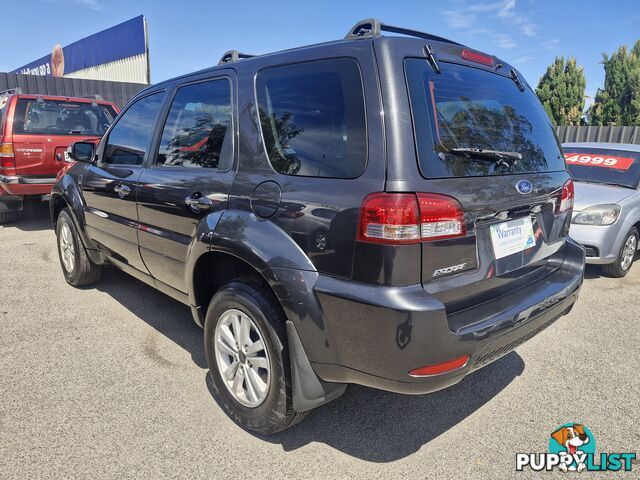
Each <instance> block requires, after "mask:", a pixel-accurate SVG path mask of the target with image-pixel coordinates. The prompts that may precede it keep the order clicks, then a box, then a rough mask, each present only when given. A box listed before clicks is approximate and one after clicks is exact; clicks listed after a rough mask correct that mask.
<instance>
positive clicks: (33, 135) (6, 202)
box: [0, 89, 118, 224]
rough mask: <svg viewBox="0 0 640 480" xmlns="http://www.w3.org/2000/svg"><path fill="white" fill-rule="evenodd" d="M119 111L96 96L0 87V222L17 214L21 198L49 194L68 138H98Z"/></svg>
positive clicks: (87, 139)
mask: <svg viewBox="0 0 640 480" xmlns="http://www.w3.org/2000/svg"><path fill="white" fill-rule="evenodd" d="M117 112H118V108H117V107H116V106H115V105H114V104H113V103H111V102H104V101H101V100H97V99H88V98H78V97H58V96H50V95H31V94H22V93H21V91H20V89H12V90H8V91H4V92H0V224H3V223H10V222H13V221H15V220H17V219H18V218H19V216H20V212H21V210H22V205H23V200H24V199H25V198H29V197H41V198H42V196H48V195H49V194H50V193H51V186H52V185H53V183H54V181H55V179H56V175H57V174H58V172H59V171H60V170H61V169H62V168H63V167H64V166H65V164H66V163H65V160H69V159H68V157H67V158H65V157H66V156H67V153H66V150H67V147H68V146H69V144H71V143H73V142H76V141H81V140H82V141H93V142H97V141H98V139H99V138H100V136H102V134H103V133H104V132H105V131H106V130H107V127H108V126H109V125H110V124H111V122H112V121H113V119H114V118H115V117H116V114H117Z"/></svg>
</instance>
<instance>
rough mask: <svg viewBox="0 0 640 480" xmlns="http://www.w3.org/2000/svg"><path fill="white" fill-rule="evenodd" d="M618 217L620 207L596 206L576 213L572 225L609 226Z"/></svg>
mask: <svg viewBox="0 0 640 480" xmlns="http://www.w3.org/2000/svg"><path fill="white" fill-rule="evenodd" d="M619 215H620V205H615V204H613V205H596V206H594V207H589V208H585V209H584V210H583V211H581V212H580V213H577V214H576V215H575V216H574V217H573V220H572V221H571V222H572V223H577V224H578V225H611V224H612V223H615V221H616V220H617V219H618V216H619Z"/></svg>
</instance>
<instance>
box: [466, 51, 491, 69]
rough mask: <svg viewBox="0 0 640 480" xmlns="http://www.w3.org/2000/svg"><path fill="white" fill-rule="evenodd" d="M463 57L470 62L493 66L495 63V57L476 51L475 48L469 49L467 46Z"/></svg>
mask: <svg viewBox="0 0 640 480" xmlns="http://www.w3.org/2000/svg"><path fill="white" fill-rule="evenodd" d="M462 58H464V59H465V60H468V61H470V62H475V63H481V64H482V65H487V66H489V67H493V65H494V63H495V60H494V59H493V57H491V56H489V55H485V54H484V53H480V52H474V51H473V50H469V49H467V48H465V49H464V50H462Z"/></svg>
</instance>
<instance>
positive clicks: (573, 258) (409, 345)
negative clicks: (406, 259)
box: [303, 240, 584, 394]
mask: <svg viewBox="0 0 640 480" xmlns="http://www.w3.org/2000/svg"><path fill="white" fill-rule="evenodd" d="M561 250H562V251H563V252H564V255H560V256H559V257H557V258H559V259H558V260H557V262H558V268H556V269H555V270H554V272H553V273H551V274H550V275H549V276H547V277H545V278H544V279H542V280H540V281H538V282H536V283H534V284H531V285H528V286H526V287H525V288H522V289H520V290H517V291H514V292H511V293H509V294H508V295H504V296H502V297H499V298H496V299H494V300H492V301H490V302H486V303H484V304H481V305H478V306H476V307H474V308H471V309H468V310H465V311H462V312H457V313H456V314H454V315H449V316H447V314H446V311H445V307H444V305H443V304H442V303H440V302H439V301H438V300H437V299H435V298H433V297H432V296H430V295H429V294H428V293H426V292H425V291H424V289H423V288H422V287H421V286H420V285H416V286H410V287H399V288H391V287H374V286H370V285H362V284H358V285H354V284H353V282H346V281H342V280H336V279H334V278H328V277H320V279H319V280H318V282H317V283H316V286H315V291H316V294H317V296H318V298H319V300H320V303H321V305H322V310H323V313H324V321H325V335H326V337H327V340H328V341H327V344H328V345H327V346H330V348H331V350H332V353H333V355H334V357H335V360H334V361H331V362H317V361H313V360H314V359H313V360H312V362H311V364H312V366H313V369H314V371H315V372H316V374H317V375H318V376H319V377H320V378H321V379H322V380H324V381H327V382H338V383H357V384H362V385H367V386H370V387H374V388H379V389H382V390H389V391H394V392H399V393H407V394H422V393H429V392H433V391H436V390H440V389H442V388H445V387H448V386H450V385H453V384H455V383H457V382H459V381H460V380H462V378H464V377H465V376H466V375H468V374H469V373H471V372H473V371H474V370H477V369H478V368H481V367H482V366H484V365H487V364H488V363H490V362H492V361H494V360H497V359H498V358H500V357H501V356H503V355H505V354H507V353H509V352H510V351H511V350H513V349H514V348H516V347H517V346H518V345H520V344H522V343H523V342H525V341H526V340H528V339H530V338H531V337H533V336H534V335H536V334H537V333H539V332H540V331H542V330H543V329H544V328H546V327H547V326H549V325H551V324H552V323H553V322H554V321H555V320H557V319H558V318H559V317H561V316H562V315H564V314H566V313H568V311H569V310H570V309H571V308H572V307H573V304H574V303H575V301H576V299H577V297H578V293H579V290H580V286H581V285H582V280H583V274H584V249H583V248H582V247H581V246H580V245H578V244H577V243H575V242H573V241H571V240H568V241H567V242H566V243H565V245H564V246H563V247H562V249H561ZM456 325H460V327H459V328H458V327H456ZM303 340H305V339H303ZM461 355H470V359H469V361H468V362H467V364H466V365H465V366H464V367H462V368H460V369H458V370H456V371H454V372H450V373H446V374H442V375H436V376H431V377H412V376H410V375H409V374H408V372H409V371H410V370H412V369H414V368H418V367H422V366H425V365H435V364H439V363H442V362H445V361H447V360H451V359H453V358H457V357H459V356H461Z"/></svg>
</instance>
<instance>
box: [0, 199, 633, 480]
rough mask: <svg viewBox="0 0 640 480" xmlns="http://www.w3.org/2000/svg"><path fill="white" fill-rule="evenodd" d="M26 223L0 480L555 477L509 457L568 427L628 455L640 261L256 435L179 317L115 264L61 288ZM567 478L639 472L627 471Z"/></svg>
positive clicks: (13, 285)
mask: <svg viewBox="0 0 640 480" xmlns="http://www.w3.org/2000/svg"><path fill="white" fill-rule="evenodd" d="M25 213H26V215H25V217H24V218H23V219H22V220H21V221H20V222H19V223H17V224H15V225H11V226H5V227H0V478H2V479H23V478H24V479H35V478H87V479H102V478H105V479H107V478H108V479H112V478H113V479H115V478H118V479H121V478H153V479H160V478H189V479H195V478H207V479H226V478H229V479H231V478H234V479H237V478H247V479H261V478H323V479H339V478H359V479H360V478H381V479H391V478H403V479H411V478H429V479H434V478H443V479H464V478H473V479H484V478H487V479H497V478H500V479H501V478H523V479H524V478H540V477H541V476H547V477H549V476H550V475H551V476H559V478H564V477H562V475H563V474H561V473H557V474H556V475H553V474H545V473H540V472H533V471H530V470H526V471H524V472H516V471H515V456H516V453H518V452H546V451H547V447H548V442H549V435H550V433H551V432H553V431H554V430H555V429H556V428H557V427H558V426H559V425H561V424H564V423H566V422H578V423H584V424H585V425H587V426H588V427H589V428H590V429H591V431H592V432H593V434H594V436H595V438H596V442H597V450H598V451H599V452H637V451H638V449H639V448H638V447H639V446H640V425H639V424H638V408H639V407H640V379H639V376H638V371H639V368H640V348H639V345H640V328H638V327H639V324H640V317H639V315H638V311H639V310H640V288H639V287H640V263H639V264H638V265H636V266H635V267H634V268H633V269H632V271H631V273H630V274H629V275H628V276H627V277H626V278H624V279H611V278H606V277H603V276H600V274H599V271H598V269H596V268H588V270H587V279H586V281H585V284H584V287H583V289H582V293H581V296H580V299H579V300H578V303H577V305H576V307H575V308H574V309H573V311H572V312H571V314H569V315H568V316H566V317H564V318H562V319H561V320H559V321H558V322H556V323H555V324H554V325H552V326H551V327H550V328H548V329H546V330H545V331H543V332H542V333H541V334H539V335H538V336H536V337H535V338H533V339H532V340H530V341H529V342H527V343H525V344H524V345H522V346H520V347H519V348H518V349H517V350H516V351H515V352H512V353H510V354H508V355H507V356H505V357H503V358H502V359H500V360H498V361H497V362H495V363H493V364H491V365H489V366H487V367H485V368H484V369H482V370H480V371H478V372H476V373H474V374H472V375H470V376H469V377H467V378H466V379H465V380H463V381H462V382H461V383H459V384H458V385H456V386H454V387H451V388H449V389H446V390H444V391H441V392H438V393H435V394H431V395H425V396H416V397H410V396H403V395H398V394H392V393H387V392H382V391H377V390H373V389H369V388H364V387H359V386H351V387H350V388H348V389H347V392H346V393H345V395H343V396H342V397H341V398H339V399H337V400H336V401H334V402H332V403H330V404H328V405H325V406H323V407H321V408H319V409H317V410H315V411H313V412H312V413H311V414H310V415H309V417H308V418H307V419H306V420H305V421H304V422H302V423H301V424H298V425H297V426H295V427H293V428H292V429H290V430H289V431H286V432H283V433H280V434H277V435H275V436H271V437H259V436H256V435H253V434H251V433H248V432H246V431H244V430H243V429H241V428H240V427H238V426H237V425H236V424H234V423H233V422H232V421H231V420H230V419H229V418H228V417H227V416H226V415H225V414H224V413H223V411H222V410H221V408H220V407H219V406H218V405H217V403H216V401H215V400H214V399H213V397H212V395H211V388H210V384H209V380H208V378H207V369H206V361H205V357H204V352H203V340H202V331H201V329H200V328H199V327H197V326H196V325H195V324H194V323H193V321H192V319H191V314H190V312H189V310H188V308H187V307H185V306H183V305H181V304H179V303H177V302H175V301H173V300H172V299H170V298H168V297H166V296H164V295H163V294H161V293H159V292H156V291H155V290H153V289H152V288H150V287H148V286H146V285H144V284H142V283H141V282H139V281H137V280H135V279H133V278H131V277H129V276H127V275H126V274H124V273H122V272H119V271H117V270H115V269H107V271H106V273H105V276H104V278H103V280H102V282H101V283H100V284H98V285H97V286H95V287H92V288H86V289H75V288H73V287H71V286H69V285H67V284H66V283H65V281H64V278H63V276H62V273H61V270H60V266H59V262H58V256H57V251H56V246H55V236H54V233H53V231H52V230H51V229H50V224H49V219H48V210H47V205H46V204H38V203H33V204H29V205H27V209H26V212H25ZM565 475H566V474H565ZM581 475H582V476H583V477H584V476H589V477H591V476H594V477H600V478H640V463H635V465H634V470H633V471H632V472H630V473H622V472H618V473H613V474H612V473H602V474H596V473H585V472H583V473H582V474H581Z"/></svg>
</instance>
